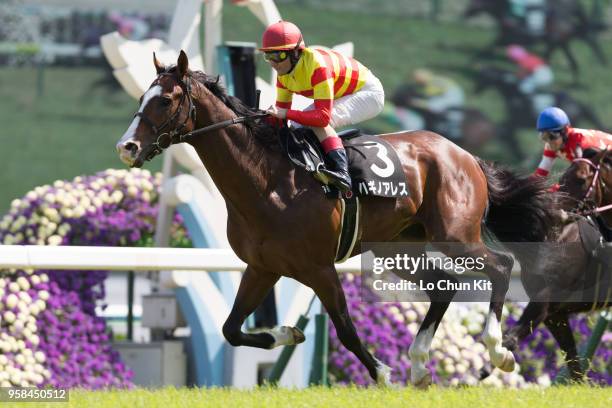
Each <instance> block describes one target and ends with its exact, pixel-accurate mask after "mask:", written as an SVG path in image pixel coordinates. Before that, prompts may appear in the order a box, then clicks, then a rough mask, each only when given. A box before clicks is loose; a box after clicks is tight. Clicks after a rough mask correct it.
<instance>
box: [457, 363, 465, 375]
mask: <svg viewBox="0 0 612 408" xmlns="http://www.w3.org/2000/svg"><path fill="white" fill-rule="evenodd" d="M455 370H456V371H457V373H459V374H465V372H466V371H467V367H466V366H465V365H464V364H463V363H459V364H456V365H455Z"/></svg>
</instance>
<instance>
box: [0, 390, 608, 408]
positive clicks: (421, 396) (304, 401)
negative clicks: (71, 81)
mask: <svg viewBox="0 0 612 408" xmlns="http://www.w3.org/2000/svg"><path fill="white" fill-rule="evenodd" d="M611 403H612V390H610V388H591V387H587V386H570V387H553V388H547V389H540V388H533V389H527V390H507V389H490V388H484V387H473V388H459V389H444V388H437V387H433V388H431V389H429V390H427V391H417V390H414V389H412V388H403V389H399V390H387V389H378V388H368V389H365V388H355V387H332V388H308V389H305V390H287V389H274V388H268V387H262V388H257V389H254V390H249V391H239V390H233V389H227V388H223V389H185V388H182V389H174V388H165V389H158V390H146V389H137V390H134V391H98V392H91V391H79V390H77V391H71V392H70V403H69V404H67V406H70V407H88V408H90V407H91V408H97V407H103V408H119V407H128V408H137V407H147V408H149V407H163V408H171V407H223V408H227V407H232V408H233V407H239V408H243V407H265V408H274V407H279V408H286V407H292V408H297V407H325V408H328V407H368V408H370V407H372V408H374V407H383V408H391V407H414V408H417V407H418V408H427V407H432V408H441V407H449V408H462V407H466V408H477V407H496V408H502V407H511V408H519V407H529V408H537V407H553V408H558V407H564V408H565V407H567V408H569V407H577V408H584V407H589V408H598V407H602V408H603V407H609V406H610V404H611ZM25 405H26V403H22V404H6V406H7V407H9V406H25ZM29 405H31V404H29ZM35 405H36V406H37V407H45V406H48V407H58V406H66V404H58V403H47V404H43V403H37V404H35Z"/></svg>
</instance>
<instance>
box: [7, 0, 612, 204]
mask: <svg viewBox="0 0 612 408" xmlns="http://www.w3.org/2000/svg"><path fill="white" fill-rule="evenodd" d="M75 3H78V2H75ZM391 3H393V4H396V5H397V4H402V9H401V10H398V9H393V7H390V6H389V4H390V3H387V2H382V1H381V2H372V1H366V0H361V1H352V2H349V3H346V2H344V1H339V0H330V1H326V2H323V1H315V0H311V1H299V0H296V1H281V2H278V3H277V5H278V7H279V9H280V11H281V14H282V15H283V17H284V18H285V19H287V20H290V21H293V22H295V23H296V24H297V25H298V26H300V28H301V29H302V31H303V33H304V37H305V39H306V41H307V42H308V43H309V44H324V45H333V44H337V43H341V42H345V41H352V42H354V44H355V57H356V58H357V59H358V60H360V61H361V62H363V63H364V64H365V65H366V66H368V67H369V68H370V69H371V70H372V71H374V73H375V74H376V75H377V76H378V77H379V78H380V79H381V81H382V82H383V85H384V87H385V90H386V92H387V94H388V95H390V94H391V93H392V92H393V90H394V89H396V88H397V87H398V86H399V85H400V84H402V83H403V82H406V80H407V78H408V76H409V75H410V73H411V72H412V71H413V70H414V69H415V68H418V67H424V66H427V67H430V68H432V69H434V70H435V71H436V72H439V73H442V74H444V75H447V76H449V77H452V78H453V79H455V80H456V81H457V82H458V83H459V84H460V85H461V86H462V87H463V88H464V90H465V93H466V96H467V100H466V105H467V106H471V107H476V108H478V109H479V110H481V111H483V112H484V113H486V114H487V115H488V116H489V117H490V118H491V119H493V120H494V121H496V122H499V121H501V120H502V118H503V117H504V114H505V112H504V111H503V103H502V100H501V98H500V96H499V94H498V93H497V92H494V91H488V92H484V93H482V94H478V95H476V94H474V92H473V89H474V78H473V77H471V76H470V75H469V72H470V69H471V68H473V67H475V66H476V65H477V64H480V63H482V62H483V61H481V60H476V59H475V54H476V52H477V51H478V50H479V49H482V48H483V47H485V46H486V45H488V44H489V43H490V42H491V41H492V40H493V38H494V35H495V29H494V26H493V24H492V23H491V21H490V20H489V19H487V18H486V17H481V18H477V19H474V20H469V21H467V22H466V21H464V20H463V19H462V18H461V13H462V11H463V7H464V6H465V4H466V1H463V0H461V1H457V2H454V1H452V2H451V1H441V2H440V5H441V7H442V11H441V13H440V14H439V15H438V17H439V18H438V19H437V21H433V20H432V19H430V15H429V14H430V12H431V6H432V4H433V3H432V0H422V1H420V0H419V1H417V0H413V1H406V2H399V3H398V2H391ZM587 3H589V5H590V4H591V2H587ZM347 4H349V5H350V7H349V6H347ZM383 4H385V5H386V6H383ZM411 5H412V6H413V7H411ZM171 10H172V7H170V11H171ZM605 10H606V13H607V12H609V10H608V8H607V7H606V9H605ZM223 19H224V39H225V40H236V41H253V42H259V39H260V36H261V33H262V31H263V29H264V27H263V26H262V25H261V24H260V23H259V22H258V21H257V20H256V19H255V18H254V17H253V16H252V15H251V14H250V12H249V11H248V10H246V9H245V8H242V7H236V6H232V5H231V4H230V3H229V2H227V3H226V4H225V7H224V15H223ZM600 39H601V42H602V45H603V47H604V52H605V53H606V55H607V56H608V57H610V58H612V36H611V33H610V31H609V30H607V31H605V32H604V33H602V35H601V36H600ZM572 50H573V51H574V52H575V54H576V56H577V57H578V59H579V60H580V64H581V70H582V72H581V81H580V85H579V86H575V85H572V81H571V79H572V77H571V72H570V70H569V67H568V65H567V62H566V60H565V59H564V58H563V56H562V55H561V53H556V54H554V56H553V58H552V60H551V61H550V63H551V66H552V67H553V69H554V72H555V84H556V88H558V89H564V90H568V91H570V92H571V94H572V96H574V97H575V98H576V99H579V100H581V101H583V102H587V103H588V104H589V105H590V106H591V107H592V108H593V109H594V110H595V111H596V113H597V114H599V116H600V117H601V118H602V119H603V122H604V124H606V125H612V119H610V118H611V116H612V98H611V96H612V92H611V91H610V83H611V82H612V79H611V78H610V69H609V67H606V66H602V65H601V64H599V63H598V62H596V60H595V58H594V56H593V55H592V53H591V51H590V50H589V49H587V47H586V46H585V45H584V43H582V42H574V43H573V44H572ZM500 55H503V50H501V51H500ZM258 58H260V59H261V57H258ZM484 62H486V61H484ZM496 64H501V65H502V66H503V64H504V62H500V61H499V60H498V61H496ZM259 66H263V64H261V62H260V64H259ZM508 68H510V66H508ZM262 74H263V76H264V78H267V77H268V73H267V72H265V73H262ZM0 101H1V102H0V104H1V105H0V123H1V127H0V141H1V143H0V163H2V166H1V170H2V171H0V213H3V212H5V211H6V210H7V209H8V207H9V205H10V202H11V200H12V199H14V198H18V197H21V196H23V195H24V194H25V193H26V192H27V191H29V190H31V189H32V188H33V187H35V186H38V185H43V184H49V183H52V182H53V181H55V180H57V179H72V178H73V177H75V176H77V175H80V174H92V173H94V172H96V171H99V170H103V169H106V168H119V167H122V163H121V162H120V161H119V159H118V158H117V155H116V153H115V148H114V146H115V143H116V142H117V140H118V139H119V137H120V136H121V135H122V134H123V132H124V131H125V129H126V128H127V126H128V125H129V123H130V121H131V117H132V115H133V113H134V111H135V110H136V108H137V104H136V101H135V100H133V99H131V98H130V97H129V96H128V95H127V94H126V93H125V92H123V91H122V90H121V88H120V87H119V85H118V84H117V83H116V81H115V80H114V78H113V77H112V73H111V71H110V68H109V67H102V66H61V65H60V66H47V67H45V68H44V69H40V68H37V67H35V66H29V65H28V64H17V65H13V66H6V65H4V66H1V67H0ZM364 126H367V127H368V128H369V129H375V130H377V131H379V132H385V131H396V130H397V129H396V128H394V127H393V126H392V125H391V124H390V123H389V122H388V121H385V120H383V119H375V120H372V121H370V122H368V123H365V124H364ZM604 130H605V129H604ZM519 140H520V143H521V145H522V148H523V150H524V151H525V152H528V155H527V158H526V159H525V160H524V161H522V162H516V161H513V160H509V159H507V156H506V155H505V154H504V149H503V148H502V147H500V145H499V143H497V142H498V141H492V142H491V143H489V144H488V145H487V146H483V147H482V149H480V150H479V151H478V152H475V153H478V154H480V155H481V156H483V157H485V158H490V159H494V160H497V161H501V162H506V164H508V165H510V166H513V167H514V168H516V169H517V170H523V171H532V170H533V168H534V166H535V165H536V164H537V161H538V160H539V158H540V155H541V145H540V143H539V141H538V139H537V137H536V132H535V131H528V130H524V131H521V133H520V134H519ZM160 166H161V160H160V159H157V160H156V161H154V162H152V163H149V164H147V167H148V168H149V169H151V170H159V169H160ZM561 166H562V165H561V164H560V165H559V167H558V168H557V169H559V168H560V167H561Z"/></svg>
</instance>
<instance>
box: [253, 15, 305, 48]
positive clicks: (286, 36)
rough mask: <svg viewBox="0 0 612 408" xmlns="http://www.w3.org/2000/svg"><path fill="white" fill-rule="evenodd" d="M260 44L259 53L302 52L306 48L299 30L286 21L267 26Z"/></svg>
mask: <svg viewBox="0 0 612 408" xmlns="http://www.w3.org/2000/svg"><path fill="white" fill-rule="evenodd" d="M261 43H262V47H261V48H260V49H259V51H263V52H268V51H291V50H293V49H298V50H302V49H304V48H305V47H306V46H305V45H304V39H303V38H302V33H301V32H300V29H299V28H298V27H297V26H296V25H295V24H293V23H290V22H288V21H279V22H278V23H274V24H271V25H269V26H268V28H266V31H264V33H263V36H262V40H261Z"/></svg>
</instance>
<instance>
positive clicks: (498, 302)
mask: <svg viewBox="0 0 612 408" xmlns="http://www.w3.org/2000/svg"><path fill="white" fill-rule="evenodd" d="M153 62H154V65H155V69H156V71H157V78H156V79H155V80H154V81H153V83H152V84H151V86H150V88H149V89H148V90H147V91H146V92H145V94H144V95H143V96H142V98H141V99H140V108H139V110H138V112H137V113H136V115H135V117H134V119H133V120H132V123H131V124H130V126H129V128H128V129H127V131H126V132H125V134H124V135H123V137H122V138H121V139H120V140H119V142H118V143H117V146H116V148H117V152H118V154H119V156H120V158H121V160H122V161H123V162H124V163H125V164H127V165H128V166H130V167H141V166H142V165H143V163H144V162H145V161H146V160H150V159H152V158H153V157H155V156H156V155H158V154H159V153H161V152H162V151H163V149H164V148H166V147H168V146H169V145H170V144H171V143H174V142H181V141H184V140H187V141H188V143H189V144H191V145H192V146H193V147H194V148H195V150H196V151H197V153H198V155H199V157H200V158H201V160H202V162H203V163H204V165H205V166H206V168H207V170H208V172H209V173H210V176H211V177H212V179H213V181H214V182H215V184H216V186H217V187H218V188H219V191H220V192H221V194H222V196H223V197H224V199H225V201H226V205H227V212H228V222H227V234H228V240H229V243H230V245H231V247H232V249H233V250H234V251H235V253H236V255H237V256H238V257H239V258H240V259H242V260H243V261H244V262H245V263H246V264H247V265H248V266H247V268H246V270H245V271H244V274H243V275H242V279H241V282H240V286H239V289H238V293H237V295H236V299H235V302H234V305H233V307H232V310H231V312H230V315H229V317H228V318H227V320H226V322H225V323H224V326H223V335H224V336H225V338H226V339H227V340H228V342H229V343H230V344H231V345H233V346H252V347H258V348H264V349H270V348H273V347H277V346H281V345H288V344H297V343H300V342H302V341H303V340H304V337H303V334H302V333H301V332H299V331H298V330H297V329H295V328H291V327H286V326H283V327H275V328H272V329H269V330H265V331H263V332H259V333H244V332H242V331H241V325H242V324H243V322H244V321H245V319H246V318H247V317H248V316H249V315H250V314H251V313H252V312H253V311H254V310H255V308H256V307H257V306H258V305H259V304H260V303H261V302H262V299H264V297H265V296H266V295H267V294H268V292H269V291H270V290H271V289H272V287H273V286H274V284H275V283H276V282H277V281H278V279H279V278H280V276H281V275H282V276H287V277H290V278H293V279H295V280H297V281H299V282H300V283H302V284H304V285H307V286H309V287H310V288H312V289H313V290H314V292H315V293H316V295H317V296H318V297H319V299H320V300H321V302H322V304H323V305H324V307H325V309H326V310H327V312H328V314H329V316H330V318H331V320H332V322H333V324H334V326H335V328H336V331H337V333H338V337H339V339H340V341H341V342H342V344H343V345H344V346H345V347H346V348H347V349H348V350H349V351H351V352H352V353H354V354H355V355H356V356H357V357H358V359H359V360H360V361H361V363H362V364H363V365H364V366H365V367H366V368H367V370H368V372H369V374H370V376H371V377H372V379H373V380H374V381H375V382H377V383H378V384H380V385H386V384H389V383H390V368H389V367H388V366H386V365H385V364H383V363H382V362H380V361H379V360H378V359H377V358H375V357H374V356H373V355H372V354H371V353H370V352H369V351H368V350H367V349H366V348H365V347H364V345H363V343H362V342H361V340H360V339H359V336H358V335H357V332H356V330H355V327H354V326H353V323H352V321H351V318H350V316H349V313H348V309H347V304H346V300H345V296H344V292H343V289H342V286H341V284H340V280H339V278H338V275H337V272H336V269H335V265H334V257H335V252H336V247H337V241H338V237H339V232H340V228H341V225H340V222H341V202H340V201H339V200H338V199H328V198H326V197H325V196H324V195H323V193H322V191H321V185H320V184H319V183H318V182H317V181H315V180H314V178H313V177H312V176H311V175H309V174H307V173H306V171H304V170H302V169H299V168H295V167H294V166H293V165H292V163H291V162H290V161H289V160H288V159H287V157H286V156H285V154H284V153H283V152H282V151H281V149H280V147H279V142H278V131H279V129H278V128H276V127H273V126H271V125H269V124H267V123H266V122H265V121H259V120H247V119H245V118H249V117H250V118H253V117H258V116H261V113H260V112H258V111H254V110H253V109H251V108H249V107H247V106H245V105H244V104H243V103H242V102H240V101H239V100H238V99H236V98H234V97H232V96H229V95H227V93H226V91H225V90H224V89H223V88H222V87H221V86H220V85H219V84H218V78H217V80H215V79H214V78H212V77H210V76H208V75H206V74H205V73H203V72H199V71H195V72H194V71H191V70H190V69H189V61H188V58H187V55H186V54H185V53H184V52H182V51H181V53H180V55H179V57H178V60H177V63H176V65H173V66H170V67H166V66H164V65H163V64H161V63H160V62H159V61H158V60H157V59H156V58H155V55H154V56H153ZM196 129H199V131H200V132H199V133H200V134H201V132H202V131H204V130H205V129H206V130H209V132H208V134H206V135H205V136H201V137H197V138H196V137H188V135H189V134H191V135H193V134H194V133H193V132H198V131H197V130H196ZM380 137H381V138H384V139H385V140H386V141H388V142H389V143H390V144H391V145H392V146H393V148H394V149H395V150H396V151H397V154H398V156H399V159H400V161H401V165H402V170H403V172H404V174H405V178H406V182H407V183H406V184H407V186H408V190H409V193H410V195H409V197H401V198H379V197H374V198H373V197H363V199H362V202H361V204H362V212H361V218H360V220H359V225H361V236H360V239H359V243H361V242H389V241H401V242H408V241H416V242H422V243H423V245H425V243H426V242H427V241H429V242H437V243H449V242H450V243H464V244H468V243H469V244H471V245H470V252H469V253H464V254H456V255H457V256H459V255H463V256H466V255H467V256H474V257H476V256H479V257H483V259H484V260H485V264H484V273H485V274H486V275H487V276H488V278H489V279H490V281H491V283H492V295H491V302H490V310H489V313H488V317H487V324H486V327H485V330H484V335H483V339H484V343H485V344H486V345H487V347H488V351H489V354H490V357H491V361H492V362H493V364H494V365H495V366H497V367H500V368H501V369H502V370H505V371H511V370H513V368H514V366H515V359H514V355H513V354H512V353H511V352H510V351H508V350H507V349H506V348H505V347H503V346H502V344H501V342H502V332H501V325H500V321H501V315H502V307H503V302H504V299H505V295H506V292H507V290H508V285H509V276H510V271H511V268H512V258H511V257H510V256H508V255H506V254H502V253H499V252H495V251H493V250H491V249H489V248H487V247H486V246H485V244H484V243H483V241H482V239H481V229H482V228H483V227H484V225H485V224H486V226H487V227H488V228H490V229H491V231H492V232H493V233H494V234H496V236H497V237H498V238H499V239H502V240H510V241H539V240H542V239H543V238H544V237H545V236H546V234H547V233H548V230H549V228H550V226H551V224H552V214H551V208H552V200H551V198H550V196H549V194H547V193H546V185H545V183H542V182H541V181H538V180H531V179H528V178H519V177H516V176H515V175H513V174H512V173H510V172H509V171H506V170H503V169H498V168H495V167H493V166H491V165H488V164H486V163H484V162H483V161H481V160H479V159H477V158H475V157H474V156H472V155H471V154H470V153H468V152H466V151H464V150H463V149H461V148H459V147H458V146H456V145H454V144H453V143H452V142H450V141H448V140H447V139H445V138H444V137H442V136H440V135H438V134H435V133H432V132H427V131H415V132H399V133H393V134H386V135H380ZM359 243H358V244H357V245H356V246H355V249H354V250H353V252H352V254H351V256H354V255H357V254H359V253H360V252H361V249H360V245H359ZM441 245H442V244H441ZM442 252H443V251H442ZM428 274H429V279H431V280H432V281H436V280H440V279H449V278H452V277H450V275H448V274H446V272H444V271H428ZM448 305H449V302H434V303H432V304H431V306H430V308H429V311H428V312H427V315H426V317H425V319H424V321H423V323H422V325H421V327H420V329H419V332H418V334H417V336H416V338H415V340H414V342H413V344H412V345H411V347H410V349H409V351H408V353H409V356H410V358H411V360H412V371H411V382H412V383H413V384H414V385H416V386H418V387H426V386H427V385H428V384H430V383H431V374H430V372H429V370H428V369H427V367H426V363H427V362H428V360H429V348H430V346H431V341H432V338H433V336H434V334H435V331H436V329H437V327H438V325H439V323H440V321H441V319H442V317H443V315H444V313H445V311H446V309H447V307H448Z"/></svg>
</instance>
